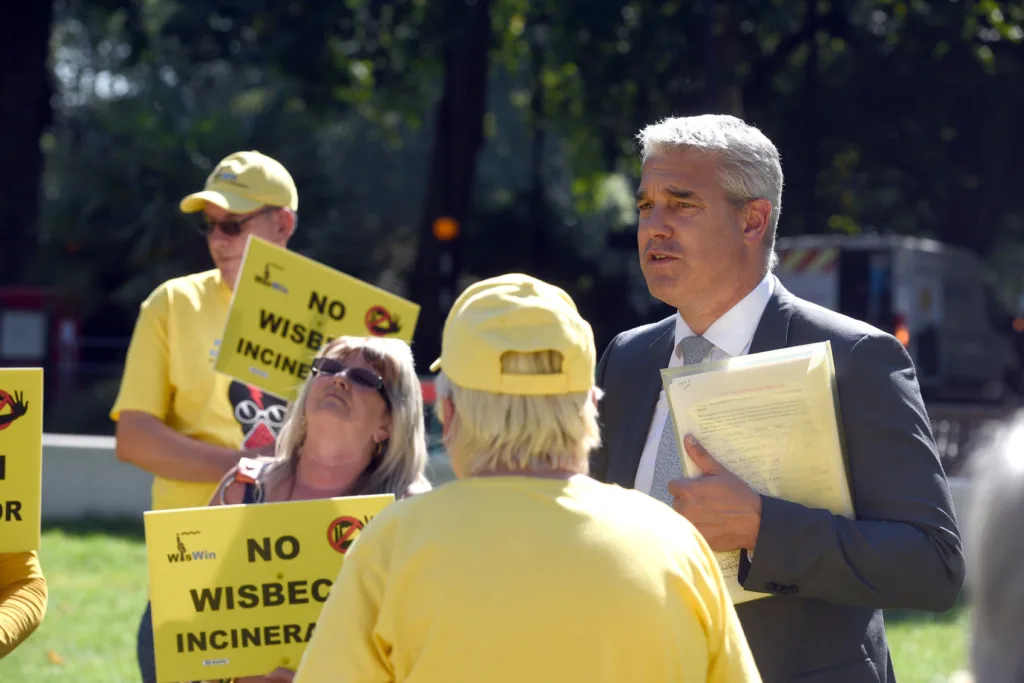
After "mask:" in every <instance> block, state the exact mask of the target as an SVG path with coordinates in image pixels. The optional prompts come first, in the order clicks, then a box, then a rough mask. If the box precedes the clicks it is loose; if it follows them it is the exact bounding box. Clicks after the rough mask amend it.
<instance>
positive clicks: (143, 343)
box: [110, 151, 299, 682]
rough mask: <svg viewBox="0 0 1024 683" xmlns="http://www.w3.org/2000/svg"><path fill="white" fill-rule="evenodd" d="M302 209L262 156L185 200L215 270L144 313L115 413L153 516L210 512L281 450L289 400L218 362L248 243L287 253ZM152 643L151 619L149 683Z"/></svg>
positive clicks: (185, 281)
mask: <svg viewBox="0 0 1024 683" xmlns="http://www.w3.org/2000/svg"><path fill="white" fill-rule="evenodd" d="M298 206H299V199H298V192H297V191H296V188H295V182H294V181H293V180H292V177H291V175H290V174H289V173H288V171H287V170H286V169H285V168H284V166H282V165H281V164H280V163H279V162H277V161H276V160H274V159H272V158H270V157H268V156H266V155H264V154H261V153H259V152H254V151H249V152H238V153H235V154H232V155H230V156H228V157H226V158H224V159H223V160H221V162H220V163H219V164H217V167H216V168H215V169H214V170H213V172H212V173H211V174H210V175H209V177H208V178H207V179H206V185H205V187H204V188H203V189H202V190H201V191H199V192H196V193H193V194H190V195H188V196H187V197H185V198H184V199H182V200H181V205H180V208H181V211H182V212H183V213H186V214H190V215H195V214H200V215H201V220H200V221H198V227H199V230H200V232H201V233H202V234H203V235H204V236H205V237H206V242H207V246H208V247H209V249H210V256H211V257H212V258H213V263H214V266H215V268H213V269H212V270H208V271H205V272H202V273H196V274H193V275H188V276H185V277H180V278H175V279H172V280H169V281H167V282H165V283H163V284H162V285H160V286H159V287H157V288H156V290H154V291H153V293H152V294H150V295H149V297H148V298H147V299H146V300H145V301H144V302H143V303H142V306H141V308H140V311H139V317H138V320H137V321H136V324H135V331H134V333H133V334H132V340H131V344H130V345H129V348H128V355H127V358H126V359H125V367H124V375H123V377H122V380H121V389H120V393H119V394H118V396H117V400H116V402H115V404H114V407H113V409H112V410H111V413H110V417H111V419H112V420H114V421H115V422H117V457H118V459H119V460H121V461H123V462H127V463H131V464H132V465H135V466H137V467H140V468H142V469H143V470H145V471H146V472H149V473H150V474H152V475H153V490H152V496H153V498H152V508H153V509H154V510H167V509H175V508H185V507H202V506H205V505H206V504H207V503H208V502H209V500H210V497H211V496H212V495H213V492H214V490H215V489H216V487H217V483H218V482H219V481H220V480H221V478H222V477H223V476H224V474H225V473H226V472H227V471H228V470H230V469H231V468H232V467H234V466H235V465H236V464H237V462H238V460H239V458H240V457H242V456H244V455H246V454H247V453H248V454H251V452H252V451H259V452H265V453H269V452H271V449H272V448H273V445H274V441H275V439H276V437H277V432H278V431H279V430H280V427H281V424H282V423H283V417H284V404H283V402H282V401H280V400H279V399H276V398H273V397H270V396H266V395H265V394H263V392H261V391H260V390H258V389H256V388H254V387H248V386H246V385H244V384H242V383H240V382H236V381H232V380H231V379H229V378H227V377H226V376H224V375H221V374H219V373H216V372H214V369H213V364H214V362H215V361H216V358H217V352H218V349H219V345H220V335H221V332H222V331H223V328H224V323H225V320H226V319H227V313H228V306H229V304H230V302H231V292H232V290H233V288H234V286H235V282H236V281H237V279H238V273H239V270H240V269H241V264H242V256H243V255H244V253H245V246H246V241H247V239H248V237H249V236H250V235H253V236H256V237H259V238H262V239H264V240H266V241H268V242H271V243H273V244H277V245H279V246H282V247H284V246H287V244H288V240H289V238H290V237H291V236H292V233H294V231H295V224H296V214H295V212H296V210H297V209H298ZM152 640H153V638H152V624H151V620H150V618H149V610H148V609H147V610H146V613H145V615H144V616H143V619H142V623H141V624H140V628H139V642H138V656H139V666H140V669H141V673H142V679H143V681H145V682H149V681H155V680H156V674H155V666H154V664H153V652H152V647H153V645H152Z"/></svg>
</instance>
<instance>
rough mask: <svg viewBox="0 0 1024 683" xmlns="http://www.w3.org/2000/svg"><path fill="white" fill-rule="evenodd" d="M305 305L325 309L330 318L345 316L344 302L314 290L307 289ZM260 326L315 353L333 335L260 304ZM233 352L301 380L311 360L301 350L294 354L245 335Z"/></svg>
mask: <svg viewBox="0 0 1024 683" xmlns="http://www.w3.org/2000/svg"><path fill="white" fill-rule="evenodd" d="M307 308H308V310H310V311H316V312H317V313H319V314H321V315H323V314H324V313H326V314H327V315H329V316H330V317H331V318H332V319H333V320H342V319H343V318H344V317H345V304H344V303H342V302H341V301H338V300H337V299H331V298H329V297H328V296H326V295H324V294H320V293H318V292H316V291H313V292H311V293H310V297H309V304H308V306H307ZM260 329H261V330H264V331H268V332H270V333H271V334H274V335H277V336H280V337H281V339H285V340H287V341H290V342H292V343H293V344H295V345H296V346H299V347H301V348H302V349H303V350H304V351H312V352H313V353H316V352H317V351H318V350H319V349H320V347H322V346H323V345H325V344H329V343H331V342H332V341H334V337H331V336H325V335H324V334H323V333H322V332H321V331H320V330H317V329H313V328H311V327H310V326H308V325H304V324H302V323H298V322H292V320H291V319H290V318H288V317H286V316H284V315H281V314H279V313H274V312H273V311H271V310H268V309H266V308H263V307H261V308H260ZM235 352H236V353H237V354H238V355H239V356H241V357H243V358H249V359H251V360H254V361H257V362H259V363H261V364H263V365H264V366H267V367H272V368H274V369H275V370H283V371H284V372H287V373H288V374H290V375H293V376H294V377H296V378H298V379H300V380H304V379H306V378H307V377H308V376H309V371H310V363H309V356H308V354H304V355H303V356H302V358H296V357H294V356H290V355H288V354H287V353H284V352H281V351H278V350H276V349H275V348H273V347H271V346H268V345H261V344H259V343H258V342H254V341H252V340H250V339H246V338H245V337H239V338H238V344H237V345H236V347H235Z"/></svg>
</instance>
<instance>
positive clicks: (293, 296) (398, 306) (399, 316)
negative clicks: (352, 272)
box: [214, 237, 420, 400]
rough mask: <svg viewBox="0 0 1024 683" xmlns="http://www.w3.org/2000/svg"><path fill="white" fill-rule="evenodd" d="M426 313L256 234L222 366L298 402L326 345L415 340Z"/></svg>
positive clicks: (224, 345)
mask: <svg viewBox="0 0 1024 683" xmlns="http://www.w3.org/2000/svg"><path fill="white" fill-rule="evenodd" d="M419 312H420V307H419V306H418V305H417V304H414V303H412V302H411V301H406V300H405V299H403V298H401V297H399V296H396V295H394V294H391V293H389V292H386V291H384V290H383V289H380V288H378V287H374V286H373V285H369V284H367V283H365V282H362V281H361V280H357V279H356V278H354V277H351V276H349V275H345V274H344V273H340V272H338V271H336V270H334V269H333V268H329V267H327V266H325V265H323V264H322V263H318V262H316V261H314V260H312V259H310V258H307V257H305V256H302V255H301V254H297V253H295V252H293V251H288V250H287V249H283V248H281V247H278V246H276V245H274V244H271V243H270V242H267V241H265V240H262V239H259V238H257V237H250V238H249V241H248V244H247V246H246V250H245V255H244V257H243V262H242V269H241V272H240V273H239V275H238V281H237V282H236V284H235V290H234V294H233V295H232V298H231V307H230V309H229V311H228V319H227V323H226V324H225V327H224V335H223V337H222V341H221V344H220V350H219V352H218V354H217V362H216V364H215V365H214V369H216V370H217V371H218V372H222V373H224V374H226V375H228V376H230V377H233V378H235V379H237V380H239V381H240V382H245V383H247V384H251V385H254V386H257V387H259V388H260V389H263V390H264V391H266V392H269V393H271V394H274V395H276V396H280V397H281V398H283V399H285V400H291V399H293V398H295V395H296V394H297V393H298V390H299V388H300V387H301V386H302V382H303V381H304V380H305V379H306V377H307V376H308V375H309V370H310V363H311V361H312V360H313V357H314V356H315V355H316V352H317V351H318V350H319V349H320V347H321V346H322V345H323V344H324V343H326V342H327V341H329V340H331V339H333V338H335V337H340V336H342V335H354V336H357V337H367V336H391V337H397V338H399V339H402V340H404V341H407V342H408V341H411V340H412V333H413V329H414V328H415V327H416V320H417V318H418V317H419Z"/></svg>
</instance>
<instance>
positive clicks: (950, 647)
mask: <svg viewBox="0 0 1024 683" xmlns="http://www.w3.org/2000/svg"><path fill="white" fill-rule="evenodd" d="M40 557H41V561H42V565H43V572H44V573H45V574H46V580H47V583H48V584H49V588H50V603H49V609H48V611H47V615H46V619H45V620H44V621H43V624H42V626H40V627H39V630H38V631H36V632H35V633H34V634H33V635H32V636H31V637H30V638H29V639H28V640H27V641H25V642H24V643H23V644H22V645H21V647H19V648H18V649H17V650H15V651H14V653H12V654H11V655H9V656H8V657H7V658H5V659H4V660H3V661H0V681H3V682H4V683H22V682H23V681H24V682H26V683H28V682H32V683H35V682H39V683H46V682H48V681H75V682H76V683H117V682H120V681H137V680H138V674H137V670H136V665H135V631H136V628H137V627H138V623H139V617H140V616H141V614H142V610H143V608H144V607H145V602H146V583H147V579H146V557H145V552H144V547H143V536H142V526H141V523H139V524H127V523H122V524H115V525H111V524H109V523H107V524H104V525H102V526H99V525H96V524H90V523H82V524H78V525H72V526H68V525H63V526H60V527H47V528H44V531H43V545H42V551H41V553H40ZM886 631H887V632H888V634H889V644H890V646H891V648H892V651H893V655H892V656H893V662H894V666H895V669H896V676H897V678H898V680H899V681H900V683H940V682H942V683H945V682H946V681H947V680H948V678H949V676H950V675H951V674H953V673H954V672H955V671H957V670H959V669H963V668H965V666H966V662H967V638H966V634H967V610H966V608H965V607H964V606H963V605H962V604H961V605H958V606H956V607H954V608H953V609H952V610H950V611H949V612H947V613H945V614H941V615H928V614H920V613H916V612H891V613H889V614H887V615H886Z"/></svg>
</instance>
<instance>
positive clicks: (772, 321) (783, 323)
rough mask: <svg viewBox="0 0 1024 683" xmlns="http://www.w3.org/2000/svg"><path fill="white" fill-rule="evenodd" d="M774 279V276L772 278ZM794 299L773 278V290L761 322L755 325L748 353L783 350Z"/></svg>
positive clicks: (786, 343)
mask: <svg viewBox="0 0 1024 683" xmlns="http://www.w3.org/2000/svg"><path fill="white" fill-rule="evenodd" d="M773 277H774V276H773ZM794 301H795V300H794V297H793V295H792V294H790V293H789V292H788V291H786V288H785V287H783V286H782V283H781V282H779V279H778V278H775V290H774V291H773V292H772V297H771V298H770V299H768V305H767V306H765V308H764V313H763V314H762V315H761V321H760V322H759V323H758V324H757V331H756V332H754V339H753V341H751V342H750V353H761V352H763V351H772V350H774V349H784V348H786V346H787V345H788V343H789V320H790V318H792V317H793V304H794Z"/></svg>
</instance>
